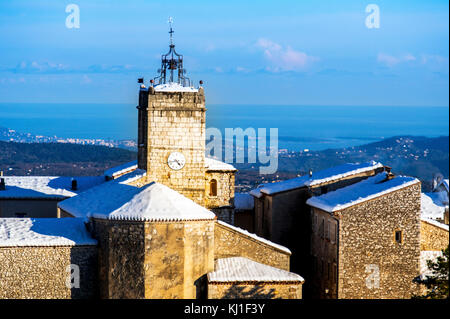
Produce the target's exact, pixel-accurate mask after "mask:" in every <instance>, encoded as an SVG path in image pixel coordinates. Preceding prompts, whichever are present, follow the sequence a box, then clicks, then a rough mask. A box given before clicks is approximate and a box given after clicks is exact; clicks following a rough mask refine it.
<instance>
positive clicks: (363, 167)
mask: <svg viewBox="0 0 450 319" xmlns="http://www.w3.org/2000/svg"><path fill="white" fill-rule="evenodd" d="M380 167H383V165H382V164H381V163H378V162H374V161H370V162H365V163H347V164H343V165H339V166H335V167H331V168H328V169H325V170H322V171H318V172H313V173H312V176H311V177H310V176H309V175H304V176H300V177H296V178H292V179H288V180H285V181H281V182H276V183H270V184H264V185H262V186H261V187H260V188H257V189H254V190H252V191H251V192H250V194H252V195H253V196H255V197H258V198H259V197H261V196H262V195H261V194H260V193H264V194H267V195H272V194H276V193H279V192H284V191H288V190H292V189H296V188H300V187H305V186H315V185H318V184H322V183H327V182H332V181H335V180H339V179H341V178H345V177H348V176H351V175H356V174H360V173H364V172H367V171H371V170H375V169H377V168H380Z"/></svg>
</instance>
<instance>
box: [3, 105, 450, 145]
mask: <svg viewBox="0 0 450 319" xmlns="http://www.w3.org/2000/svg"><path fill="white" fill-rule="evenodd" d="M0 126H4V127H7V128H10V129H14V130H16V131H19V132H22V133H32V134H35V135H45V136H58V137H62V138H68V137H74V138H102V139H115V140H120V139H135V138H136V135H137V110H136V105H134V104H23V103H21V104H12V103H0ZM206 126H207V127H216V128H218V129H220V130H221V131H222V132H223V133H224V129H225V128H228V127H229V128H237V127H241V128H243V129H245V128H248V127H253V128H255V129H257V128H271V127H276V128H278V135H279V148H280V149H289V150H302V149H309V150H323V149H327V148H341V147H349V146H357V145H361V144H366V143H370V142H373V141H377V140H381V139H383V138H387V137H392V136H397V135H416V136H427V137H436V136H441V135H448V134H449V108H448V107H417V106H415V107H407V106H401V107H389V106H280V105H274V106H269V105H207V113H206Z"/></svg>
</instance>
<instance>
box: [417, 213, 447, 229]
mask: <svg viewBox="0 0 450 319" xmlns="http://www.w3.org/2000/svg"><path fill="white" fill-rule="evenodd" d="M420 220H421V221H424V222H426V223H428V224H431V225H434V226H436V227H439V228H442V229H444V230H446V231H449V225H446V224H444V223H441V222H438V221H437V220H434V219H431V218H427V217H423V216H421V217H420Z"/></svg>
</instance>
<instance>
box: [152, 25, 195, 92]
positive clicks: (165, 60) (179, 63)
mask: <svg viewBox="0 0 450 319" xmlns="http://www.w3.org/2000/svg"><path fill="white" fill-rule="evenodd" d="M168 23H169V36H170V44H169V52H167V53H166V54H163V55H162V56H161V69H159V70H158V73H159V76H157V77H155V79H154V80H155V83H156V84H166V83H171V82H176V83H178V84H180V85H182V86H191V80H190V79H189V78H188V77H185V76H184V75H185V74H186V69H184V68H183V55H181V54H178V53H177V52H176V51H175V44H173V33H174V31H173V29H172V23H173V19H172V17H169V21H168ZM174 73H176V77H177V79H176V81H174Z"/></svg>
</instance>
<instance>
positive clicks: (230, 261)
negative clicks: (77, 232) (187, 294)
mask: <svg viewBox="0 0 450 319" xmlns="http://www.w3.org/2000/svg"><path fill="white" fill-rule="evenodd" d="M284 281H287V282H304V279H303V278H302V277H301V276H299V275H297V274H294V273H292V272H289V271H286V270H283V269H278V268H275V267H272V266H268V265H264V264H260V263H258V262H256V261H253V260H250V259H248V258H244V257H230V258H221V259H217V260H216V262H215V270H214V271H213V272H210V273H208V282H284Z"/></svg>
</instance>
